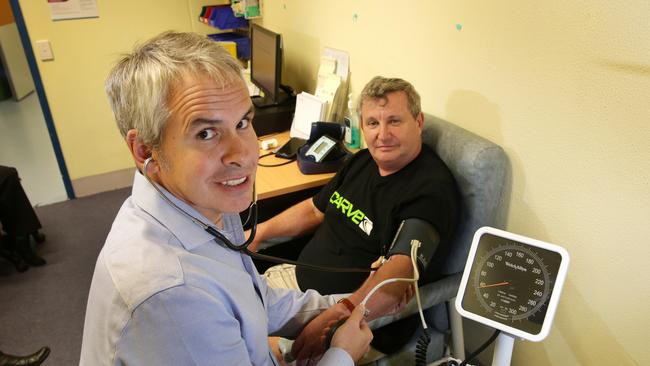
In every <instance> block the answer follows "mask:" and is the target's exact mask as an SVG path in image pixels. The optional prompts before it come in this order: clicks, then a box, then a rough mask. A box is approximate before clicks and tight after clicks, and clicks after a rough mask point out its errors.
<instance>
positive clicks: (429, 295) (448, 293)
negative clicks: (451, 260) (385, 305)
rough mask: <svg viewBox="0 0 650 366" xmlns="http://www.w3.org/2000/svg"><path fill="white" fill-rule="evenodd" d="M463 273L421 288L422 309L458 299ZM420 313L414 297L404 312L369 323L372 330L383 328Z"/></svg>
mask: <svg viewBox="0 0 650 366" xmlns="http://www.w3.org/2000/svg"><path fill="white" fill-rule="evenodd" d="M461 277H462V273H455V274H453V275H449V276H447V277H445V278H442V279H440V280H438V281H436V282H432V283H429V284H427V285H424V286H422V287H420V300H421V301H422V309H424V310H426V309H429V308H431V307H432V306H434V305H437V304H440V303H442V302H444V301H447V300H449V299H451V298H454V297H456V295H457V293H458V286H460V280H461ZM417 312H418V304H417V301H416V299H415V296H413V299H412V300H411V301H409V303H408V304H407V305H406V307H404V309H403V310H402V311H400V312H399V313H397V314H392V315H386V316H383V317H380V318H377V319H375V320H373V321H371V322H369V324H368V325H369V326H370V329H377V328H381V327H383V326H384V325H386V324H390V323H392V322H394V321H397V320H399V319H403V318H406V317H407V316H410V315H413V314H415V313H417Z"/></svg>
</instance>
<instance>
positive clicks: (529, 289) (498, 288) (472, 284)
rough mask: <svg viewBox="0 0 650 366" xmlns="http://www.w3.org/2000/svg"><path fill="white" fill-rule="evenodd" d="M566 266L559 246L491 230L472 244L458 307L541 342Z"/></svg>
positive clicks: (566, 259) (478, 235) (566, 256)
mask: <svg viewBox="0 0 650 366" xmlns="http://www.w3.org/2000/svg"><path fill="white" fill-rule="evenodd" d="M568 264H569V254H568V253H567V251H566V250H565V249H564V248H562V247H560V246H557V245H554V244H550V243H546V242H542V241H539V240H535V239H531V238H527V237H524V236H521V235H516V234H513V233H509V232H506V231H503V230H498V229H495V228H489V227H484V228H481V229H479V230H478V231H477V232H476V234H475V236H474V240H473V242H472V246H471V248H470V254H469V257H468V261H467V264H466V266H465V271H464V272H463V278H462V280H461V285H460V289H459V293H458V296H457V298H456V308H457V309H458V311H459V312H460V314H461V315H462V316H464V317H466V318H470V319H473V320H476V321H478V322H480V323H483V324H486V325H488V326H491V327H493V328H496V329H500V330H501V331H503V332H506V333H508V334H511V335H513V336H517V337H521V338H524V339H528V340H531V341H540V340H542V339H544V338H545V337H546V335H547V334H548V332H549V330H550V326H551V323H552V321H553V316H554V314H555V310H556V308H557V302H558V299H559V296H560V292H561V290H562V285H563V283H564V279H565V277H566V272H567V268H568Z"/></svg>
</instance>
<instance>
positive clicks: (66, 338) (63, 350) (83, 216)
mask: <svg viewBox="0 0 650 366" xmlns="http://www.w3.org/2000/svg"><path fill="white" fill-rule="evenodd" d="M130 191H131V190H130V188H125V189H120V190H116V191H111V192H105V193H100V194H97V195H94V196H89V197H83V198H79V199H76V200H71V201H66V202H61V203H56V204H52V205H47V206H42V207H38V208H37V209H36V213H37V215H38V217H39V219H40V220H41V224H42V225H43V230H42V232H43V233H44V234H45V235H46V236H47V241H46V242H45V243H43V244H39V245H38V246H36V251H37V252H38V253H39V254H40V255H41V256H43V258H45V260H47V264H46V265H45V266H43V267H37V268H30V269H29V270H28V271H27V272H25V273H17V272H16V271H15V270H14V268H13V266H12V265H11V263H9V262H6V261H5V260H3V259H0V350H1V351H2V352H5V353H12V354H29V353H31V352H33V351H35V350H37V349H38V348H40V347H41V346H44V345H48V346H50V348H51V349H52V353H51V354H50V356H49V358H48V359H47V360H46V361H45V362H44V363H43V365H46V366H48V365H52V366H58V365H77V364H79V352H80V350H81V335H82V331H83V321H84V314H85V311H86V300H87V297H88V289H89V287H90V280H91V277H92V273H93V270H94V268H95V261H96V259H97V255H98V254H99V250H100V249H101V246H102V245H103V243H104V240H105V239H106V235H107V234H108V231H109V229H110V226H111V223H112V222H113V219H114V218H115V215H116V213H117V211H118V210H119V208H120V206H121V205H122V203H123V202H124V200H125V199H126V197H128V196H129V194H130Z"/></svg>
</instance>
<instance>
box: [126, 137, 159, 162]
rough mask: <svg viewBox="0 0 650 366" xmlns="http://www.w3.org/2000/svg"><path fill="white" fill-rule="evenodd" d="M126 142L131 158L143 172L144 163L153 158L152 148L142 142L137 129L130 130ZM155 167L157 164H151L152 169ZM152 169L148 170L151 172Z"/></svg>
mask: <svg viewBox="0 0 650 366" xmlns="http://www.w3.org/2000/svg"><path fill="white" fill-rule="evenodd" d="M125 140H126V144H127V146H128V147H129V150H130V151H131V156H133V161H135V165H136V166H137V167H138V169H139V170H140V171H142V169H143V167H144V161H145V160H147V159H148V158H150V157H151V154H152V149H151V147H150V146H148V145H145V144H144V142H142V139H140V137H139V136H138V130H135V129H133V130H129V131H128V132H127V133H126V137H125ZM152 163H154V162H152ZM154 165H157V164H151V168H153V166H154ZM151 168H149V169H148V170H150V169H151Z"/></svg>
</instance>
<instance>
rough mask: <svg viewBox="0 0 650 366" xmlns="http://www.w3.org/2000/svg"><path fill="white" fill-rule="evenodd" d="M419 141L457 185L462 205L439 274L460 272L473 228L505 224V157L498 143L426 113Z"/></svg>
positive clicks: (507, 185) (507, 168)
mask: <svg viewBox="0 0 650 366" xmlns="http://www.w3.org/2000/svg"><path fill="white" fill-rule="evenodd" d="M422 140H423V142H424V143H426V144H427V145H429V146H430V147H431V148H433V149H434V150H435V151H436V153H437V154H438V156H440V158H441V159H442V160H443V161H444V162H445V163H446V164H447V166H448V167H449V169H450V170H451V172H452V174H453V175H454V178H456V183H457V184H458V188H459V191H460V194H461V199H462V208H461V212H460V219H459V222H458V226H457V228H456V232H455V234H454V238H453V240H452V243H451V244H452V250H451V252H450V254H449V259H448V260H447V261H446V264H445V267H444V268H442V273H443V274H453V273H457V272H462V271H463V269H464V267H465V262H466V260H467V255H468V252H469V247H470V246H471V243H472V238H473V236H474V233H475V232H476V230H477V229H478V228H480V227H482V226H493V227H497V228H504V226H505V221H506V212H507V211H506V210H507V206H508V202H507V197H508V192H507V190H508V189H509V184H508V180H509V164H508V159H507V156H506V154H505V152H504V151H503V149H502V148H501V147H500V146H498V145H496V144H494V143H492V142H490V141H488V140H486V139H484V138H482V137H480V136H478V135H476V134H474V133H472V132H469V131H467V130H465V129H463V128H461V127H458V126H456V125H453V124H451V123H449V122H447V121H443V120H441V119H439V118H436V117H433V116H430V115H425V125H424V130H423V132H422Z"/></svg>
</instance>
